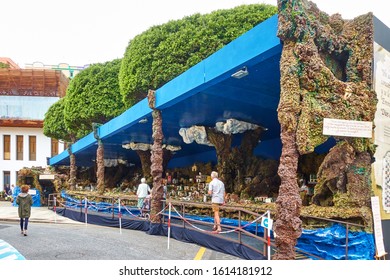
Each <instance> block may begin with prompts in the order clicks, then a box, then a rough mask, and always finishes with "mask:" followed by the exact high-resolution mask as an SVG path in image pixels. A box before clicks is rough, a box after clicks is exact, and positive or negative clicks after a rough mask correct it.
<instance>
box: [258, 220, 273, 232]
mask: <svg viewBox="0 0 390 280" xmlns="http://www.w3.org/2000/svg"><path fill="white" fill-rule="evenodd" d="M273 222H274V221H273V220H272V219H268V218H267V217H263V218H261V226H262V227H263V228H267V229H269V230H272V224H273Z"/></svg>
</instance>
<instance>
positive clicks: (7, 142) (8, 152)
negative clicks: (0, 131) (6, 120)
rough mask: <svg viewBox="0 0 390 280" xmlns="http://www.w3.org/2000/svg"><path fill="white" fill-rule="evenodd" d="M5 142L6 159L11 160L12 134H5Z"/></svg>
mask: <svg viewBox="0 0 390 280" xmlns="http://www.w3.org/2000/svg"><path fill="white" fill-rule="evenodd" d="M3 143H4V146H3V148H4V160H10V159H11V136H9V135H4V137H3Z"/></svg>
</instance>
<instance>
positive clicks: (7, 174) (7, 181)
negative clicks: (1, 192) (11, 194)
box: [3, 171, 11, 187]
mask: <svg viewBox="0 0 390 280" xmlns="http://www.w3.org/2000/svg"><path fill="white" fill-rule="evenodd" d="M3 178H4V181H3V186H4V187H5V186H6V185H8V186H10V183H11V173H10V172H9V171H4V172H3Z"/></svg>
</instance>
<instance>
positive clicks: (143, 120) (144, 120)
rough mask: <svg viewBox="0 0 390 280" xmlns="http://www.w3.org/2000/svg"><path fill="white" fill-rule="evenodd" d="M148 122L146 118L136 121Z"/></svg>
mask: <svg viewBox="0 0 390 280" xmlns="http://www.w3.org/2000/svg"><path fill="white" fill-rule="evenodd" d="M147 122H148V119H147V118H143V119H140V120H139V121H138V123H147Z"/></svg>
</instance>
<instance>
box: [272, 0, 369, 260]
mask: <svg viewBox="0 0 390 280" xmlns="http://www.w3.org/2000/svg"><path fill="white" fill-rule="evenodd" d="M278 18H279V21H278V37H279V38H280V39H281V40H282V41H283V51H282V57H281V61H280V73H281V98H280V103H279V108H278V119H279V122H280V125H281V139H282V144H283V150H282V156H281V160H280V167H279V176H280V177H281V181H282V185H281V187H280V191H279V197H278V199H277V201H276V203H277V217H276V218H277V221H276V223H275V234H276V239H275V241H276V245H277V253H276V254H275V256H274V258H275V259H292V258H293V257H294V253H293V249H294V248H293V246H294V245H295V244H296V239H297V238H298V237H299V235H300V232H301V225H300V224H301V223H300V220H299V213H300V201H298V186H297V183H296V172H297V166H296V161H297V157H298V156H299V155H304V154H308V153H312V152H313V151H314V149H315V148H316V147H318V146H319V145H321V144H323V143H324V142H326V141H327V140H328V139H329V136H328V135H324V134H323V132H322V131H323V125H324V119H325V118H329V119H343V120H351V121H373V118H374V114H375V109H376V102H377V98H376V94H375V92H374V91H373V90H372V65H371V64H372V60H373V59H372V58H373V45H374V43H373V17H372V14H371V13H368V14H366V15H362V16H358V17H356V18H355V19H353V20H343V19H342V18H341V16H340V15H339V14H335V15H332V16H329V15H327V14H326V13H324V12H322V11H320V10H319V9H318V8H317V6H316V5H315V4H314V3H312V2H310V1H307V0H278ZM334 137H335V138H336V139H337V140H338V142H339V143H338V144H337V146H336V147H335V148H333V149H332V150H331V151H330V152H329V153H328V155H327V156H326V157H325V159H324V163H323V165H322V166H321V168H320V172H319V173H318V184H317V186H316V188H315V195H314V198H315V201H317V203H319V204H321V201H320V200H321V199H322V197H323V196H325V195H327V194H329V193H330V191H335V192H337V194H339V193H341V194H346V196H343V198H344V199H343V200H342V201H340V204H345V203H344V202H343V201H347V200H349V201H348V204H349V205H354V204H355V205H356V204H357V205H362V206H364V205H367V204H369V201H368V198H369V196H368V195H367V194H368V193H369V192H370V188H371V186H370V183H369V173H370V168H369V165H370V162H371V160H372V154H373V150H374V148H373V145H372V140H371V139H362V138H356V137H340V136H337V135H335V136H334ZM343 142H345V143H343ZM347 153H348V157H350V159H348V158H345V155H346V154H347ZM340 155H342V156H340ZM349 162H352V164H351V165H350V164H349ZM335 166H339V167H340V168H339V169H338V170H336V169H335V170H333V169H334V168H335ZM292 173H295V174H292ZM345 191H346V192H345ZM351 192H353V195H348V193H351ZM345 198H347V200H346V199H345ZM333 199H334V198H333ZM359 200H362V202H359ZM329 201H330V200H329ZM334 204H336V202H334Z"/></svg>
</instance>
